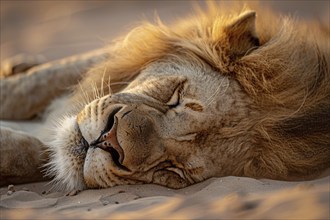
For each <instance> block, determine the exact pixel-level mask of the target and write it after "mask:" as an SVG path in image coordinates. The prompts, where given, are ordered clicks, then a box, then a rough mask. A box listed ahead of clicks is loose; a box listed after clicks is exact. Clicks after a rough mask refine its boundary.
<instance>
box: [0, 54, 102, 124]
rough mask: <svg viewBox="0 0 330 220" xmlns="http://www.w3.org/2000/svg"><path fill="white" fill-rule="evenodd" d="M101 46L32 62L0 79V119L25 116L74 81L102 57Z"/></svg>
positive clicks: (38, 108) (40, 108)
mask: <svg viewBox="0 0 330 220" xmlns="http://www.w3.org/2000/svg"><path fill="white" fill-rule="evenodd" d="M106 57H107V55H106V52H105V50H98V51H94V52H91V53H88V54H83V55H78V56H73V57H69V58H66V59H62V60H59V61H54V62H50V63H46V64H42V65H38V66H35V67H33V68H31V69H29V70H27V72H25V73H22V74H18V75H13V76H10V77H7V78H4V79H1V80H0V102H1V108H0V119H29V118H31V117H32V116H34V115H36V114H37V113H39V112H40V111H42V110H43V109H44V108H45V107H46V106H47V105H48V104H49V102H50V101H51V100H52V99H53V98H54V97H56V96H58V95H60V94H62V93H63V92H64V91H66V89H67V88H68V87H69V86H72V85H74V84H76V83H77V82H78V81H79V79H80V78H81V74H82V73H85V72H86V71H87V70H88V69H89V68H90V67H91V66H93V65H95V64H97V63H99V62H102V61H104V60H105V59H106Z"/></svg>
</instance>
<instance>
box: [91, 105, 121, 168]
mask: <svg viewBox="0 0 330 220" xmlns="http://www.w3.org/2000/svg"><path fill="white" fill-rule="evenodd" d="M120 109H121V107H118V108H116V109H115V110H113V111H112V113H111V114H110V115H109V119H108V122H107V125H106V126H105V129H104V130H103V131H102V132H101V135H100V136H99V137H98V138H97V139H96V140H94V141H92V142H91V143H90V146H91V147H97V148H100V149H102V150H104V151H107V152H109V153H110V154H111V156H112V158H113V160H114V162H115V163H119V164H120V165H121V164H122V162H123V160H124V151H123V149H122V148H121V146H120V145H119V143H118V140H117V124H118V119H117V117H116V113H117V112H119V111H120ZM119 164H117V165H119Z"/></svg>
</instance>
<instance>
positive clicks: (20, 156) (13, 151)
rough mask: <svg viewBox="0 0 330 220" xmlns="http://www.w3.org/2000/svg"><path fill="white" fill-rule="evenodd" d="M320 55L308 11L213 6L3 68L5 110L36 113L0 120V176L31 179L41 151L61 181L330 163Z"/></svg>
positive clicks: (187, 177)
mask: <svg viewBox="0 0 330 220" xmlns="http://www.w3.org/2000/svg"><path fill="white" fill-rule="evenodd" d="M256 14H258V18H257V17H256ZM329 53H330V47H329V31H328V30H327V29H325V28H321V26H319V25H318V24H316V23H309V24H302V23H299V22H298V21H295V20H293V19H290V18H287V17H281V18H279V17H277V16H275V15H272V14H270V12H269V11H268V12H258V13H256V12H255V11H251V10H241V11H231V10H226V11H221V10H220V9H216V8H211V9H209V10H208V11H207V12H206V13H203V12H199V13H198V15H197V16H196V17H192V18H190V19H188V20H183V21H181V22H178V23H176V24H174V25H172V26H169V27H168V26H165V25H164V24H162V23H161V22H158V23H157V24H154V25H153V24H149V23H147V24H144V25H141V26H139V27H137V28H135V29H134V30H132V31H131V32H130V33H129V34H128V35H127V36H126V37H124V38H123V39H121V40H119V41H117V42H116V43H114V44H113V45H112V46H111V47H109V48H106V50H105V52H103V51H100V52H97V53H92V54H91V55H86V56H82V57H76V58H70V59H67V60H64V61H59V62H55V63H50V64H45V65H40V66H37V67H34V68H32V69H30V70H28V71H27V73H25V74H19V75H14V76H9V77H6V78H5V79H3V80H1V84H0V86H1V90H2V93H1V118H2V119H7V120H8V119H11V120H12V119H27V118H31V117H32V116H35V115H36V114H39V115H40V112H43V113H42V116H41V117H42V121H40V119H39V121H38V120H37V122H36V123H37V125H38V124H40V126H39V127H38V126H37V128H36V129H35V130H33V129H32V127H30V126H31V124H33V123H28V124H26V122H25V125H26V126H27V129H25V130H26V131H28V132H29V133H30V134H32V135H28V134H26V133H22V132H19V131H15V123H11V122H2V126H3V128H2V129H1V167H0V168H1V169H0V174H1V179H2V182H1V183H2V184H6V183H19V182H25V181H31V180H36V179H39V177H40V173H39V171H38V170H37V168H36V167H38V166H39V165H42V164H43V163H44V162H43V159H45V160H47V161H48V163H47V165H46V166H47V167H48V169H47V170H48V172H47V174H49V175H51V176H54V181H55V182H57V183H59V184H61V185H62V186H64V187H65V188H66V189H67V190H82V189H86V188H102V187H112V186H115V185H120V184H136V183H156V184H160V185H164V186H168V187H172V188H181V187H185V186H188V185H191V184H194V183H197V182H200V181H203V180H205V179H207V178H210V177H220V176H226V175H236V176H248V177H254V178H272V179H281V180H302V179H310V178H315V177H317V176H318V175H319V174H320V173H321V172H322V171H324V170H326V169H327V168H329V162H330V157H329V155H330V75H329V70H328V66H329V62H330V54H329ZM91 65H94V67H93V68H91V69H90V70H88V71H86V73H82V74H80V73H81V72H84V71H85V70H86V68H90V66H91ZM80 77H81V80H80V83H79V84H78V85H77V86H76V87H75V88H74V91H73V92H72V93H71V94H67V95H66V96H64V97H62V98H60V99H57V100H55V101H54V102H53V103H52V104H51V105H49V102H50V100H51V99H53V98H55V97H56V98H58V97H59V94H61V93H63V87H68V86H70V85H73V84H75V83H76V81H77V80H78V79H80ZM18 84H19V85H18ZM48 105H49V107H48V108H47V109H46V110H44V109H45V108H46V106H48ZM39 117H40V116H39ZM52 121H54V122H55V126H52ZM5 126H7V127H11V128H14V129H10V128H5ZM20 126H24V123H21V124H20ZM34 127H36V126H34ZM22 129H23V130H24V127H23V128H22ZM23 146H25V147H24V148H23ZM45 147H46V148H47V149H48V151H47V152H48V153H49V154H48V153H46V154H42V155H40V156H39V153H40V151H44V148H45Z"/></svg>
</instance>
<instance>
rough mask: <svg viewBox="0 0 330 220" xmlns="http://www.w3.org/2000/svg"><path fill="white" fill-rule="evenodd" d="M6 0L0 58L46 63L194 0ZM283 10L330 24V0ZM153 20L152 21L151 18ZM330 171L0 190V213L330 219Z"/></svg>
mask: <svg viewBox="0 0 330 220" xmlns="http://www.w3.org/2000/svg"><path fill="white" fill-rule="evenodd" d="M58 2H59V1H49V2H46V1H35V2H31V1H21V2H19V1H1V60H4V59H6V58H8V57H12V56H14V55H17V54H22V53H23V54H32V55H43V56H44V57H45V58H46V60H47V61H51V60H54V59H58V58H63V57H66V56H70V55H73V54H77V53H82V52H85V51H89V50H93V49H96V48H100V47H103V46H104V45H106V44H107V42H109V41H111V39H113V38H114V37H115V36H118V35H120V34H121V33H125V32H126V31H127V30H129V29H130V28H131V27H132V26H134V25H135V24H136V23H137V21H139V20H141V19H148V20H152V18H153V17H154V16H153V15H154V12H155V11H157V12H158V14H159V16H160V17H161V18H162V19H163V20H165V21H169V22H171V21H173V20H175V19H176V18H179V17H183V16H184V15H186V14H189V13H190V12H191V10H192V6H191V3H190V2H189V1H157V2H151V1H150V2H148V1H141V2H139V1H134V2H132V1H122V2H119V1H112V2H102V3H98V4H94V3H93V4H92V3H91V2H88V1H84V2H79V1H69V2H67V3H66V4H64V3H63V2H61V3H58ZM268 3H269V4H271V5H272V7H274V8H276V9H277V10H279V11H281V12H283V13H292V14H295V15H297V16H298V17H299V18H307V19H308V18H316V19H320V20H323V21H325V22H329V2H328V1H310V2H309V1H300V2H297V1H268ZM150 18H151V19H150ZM329 187H330V176H326V177H323V178H320V179H317V180H312V181H302V182H285V181H275V180H266V179H260V180H257V179H251V178H244V177H222V178H212V179H209V180H206V181H204V182H202V183H199V184H195V185H193V186H190V187H187V188H184V189H180V190H173V189H168V188H164V187H161V186H157V185H150V184H146V185H132V186H117V187H113V188H109V189H93V190H91V189H90V190H85V191H83V192H80V193H78V194H77V195H74V196H66V193H67V192H61V191H55V190H52V189H51V188H52V185H51V184H49V182H39V183H30V184H23V185H15V186H14V189H12V190H14V192H13V193H8V188H7V187H3V188H1V189H0V196H1V198H0V218H1V219H22V218H24V219H77V218H79V219H240V218H247V219H329V218H330V216H329V213H330V210H329V206H330V204H329V194H330V190H329Z"/></svg>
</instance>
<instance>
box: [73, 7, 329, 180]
mask: <svg viewBox="0 0 330 220" xmlns="http://www.w3.org/2000/svg"><path fill="white" fill-rule="evenodd" d="M220 9H221V10H220ZM235 10H236V9H235ZM235 10H229V9H228V8H223V7H214V5H213V6H210V7H209V10H208V11H207V12H198V15H197V16H194V17H191V18H189V19H187V20H183V21H181V22H179V23H176V24H174V25H172V26H166V25H164V24H163V23H162V22H160V21H158V22H157V23H156V24H151V23H145V24H142V25H141V26H139V27H137V28H135V29H134V30H132V31H131V32H130V33H129V34H128V35H127V36H126V37H125V38H122V39H120V40H118V41H117V42H116V43H114V44H113V45H112V46H111V48H109V53H110V54H109V59H108V60H107V61H106V62H105V63H104V65H98V66H97V67H95V68H94V69H92V70H91V71H89V72H88V73H87V74H86V75H85V77H84V79H83V81H82V82H81V85H80V87H77V88H76V90H75V94H74V96H73V100H74V101H75V103H77V107H78V108H81V107H82V106H83V105H84V104H86V102H89V101H91V100H92V99H93V97H95V94H109V93H111V91H110V89H109V87H108V86H106V85H109V84H110V81H111V83H112V86H111V89H112V92H118V91H120V90H121V89H122V88H123V87H124V86H125V83H124V82H129V81H131V80H132V79H133V78H134V77H135V76H136V75H138V74H139V72H140V71H141V70H142V69H143V68H145V67H146V66H147V65H148V64H150V63H152V62H154V61H156V60H158V59H162V58H163V57H167V56H175V57H177V59H180V56H189V57H190V58H191V59H194V62H196V61H197V62H200V63H201V65H204V63H206V64H208V65H210V66H211V67H212V68H214V69H215V70H217V71H218V72H219V73H221V74H224V75H228V76H230V77H233V78H235V79H236V80H237V81H238V82H239V83H240V85H241V87H242V89H243V90H244V91H245V92H246V93H247V94H248V95H249V96H250V97H251V99H252V100H253V102H254V108H256V110H257V111H258V112H259V113H260V114H258V116H254V117H251V118H249V119H247V120H246V122H245V127H244V128H243V127H240V128H239V129H240V130H242V129H243V130H245V131H246V132H249V133H250V134H251V136H252V137H253V139H254V149H251V152H252V153H251V160H250V161H249V163H247V164H246V166H245V170H244V175H247V176H254V177H257V176H260V177H267V176H273V172H274V173H282V174H283V176H286V177H288V176H292V178H294V177H296V176H299V174H301V173H305V174H306V173H309V174H311V175H312V174H313V173H317V171H318V169H320V170H321V169H322V168H324V167H327V166H328V165H329V154H330V77H329V69H328V66H329V62H330V60H329V59H330V52H329V51H330V48H329V43H328V41H329V31H328V30H326V31H324V30H323V32H322V31H321V30H320V29H319V26H318V24H317V23H313V24H312V25H311V24H310V25H309V26H308V27H309V28H307V26H306V25H305V24H302V23H299V22H298V21H296V20H294V19H292V18H288V17H277V16H275V14H273V13H271V12H270V11H269V10H265V9H262V10H258V9H257V10H256V14H257V16H258V18H257V26H256V32H257V35H258V38H259V44H260V46H259V47H255V48H253V50H248V51H245V53H244V54H238V53H233V51H235V49H236V48H233V47H232V46H230V45H229V44H228V38H225V37H224V36H225V35H226V34H227V35H228V33H227V32H226V27H227V26H228V25H230V23H231V22H232V21H233V20H234V19H235V18H236V17H237V16H238V15H240V14H241V13H242V12H243V11H246V7H241V9H240V10H236V11H235ZM310 27H312V30H311V28H310ZM236 31H239V30H236ZM232 34H233V38H234V37H235V35H234V34H235V33H232ZM86 97H87V98H86ZM86 99H87V100H86ZM261 149H262V150H261ZM297 158H304V160H303V159H301V160H298V159H297ZM306 158H307V159H306ZM284 161H290V164H291V165H292V167H285V163H284ZM260 164H262V166H261V165H260ZM268 164H272V166H270V165H269V166H268ZM274 164H277V167H275V168H274ZM251 167H254V169H251ZM258 167H263V168H262V169H263V170H260V169H259V170H258ZM308 167H309V168H308ZM274 169H277V171H276V172H275V171H274ZM306 169H309V170H306ZM251 170H254V171H253V172H255V173H250V172H251ZM289 170H290V173H288V172H289ZM281 176H282V175H281ZM281 176H279V177H278V178H279V179H280V178H281Z"/></svg>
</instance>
